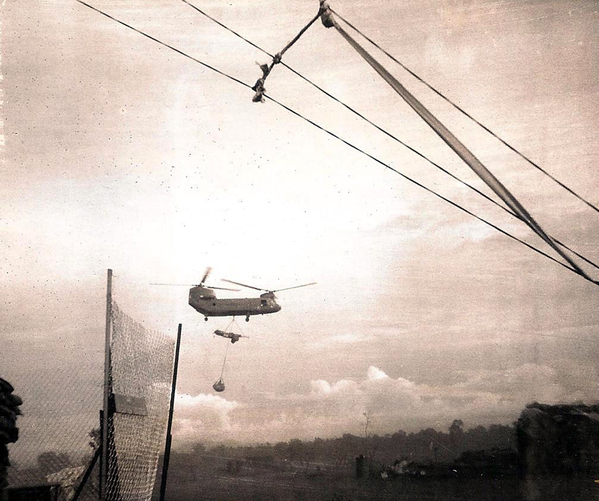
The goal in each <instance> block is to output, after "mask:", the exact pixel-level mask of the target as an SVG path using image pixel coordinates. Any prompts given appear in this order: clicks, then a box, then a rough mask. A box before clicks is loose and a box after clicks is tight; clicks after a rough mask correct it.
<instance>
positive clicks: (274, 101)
mask: <svg viewBox="0 0 599 501" xmlns="http://www.w3.org/2000/svg"><path fill="white" fill-rule="evenodd" d="M77 2H79V3H80V4H82V5H85V6H86V7H88V8H90V9H92V10H94V11H96V12H98V13H99V14H102V15H103V16H105V17H107V18H109V19H111V20H113V21H115V22H117V23H119V24H120V25H122V26H125V27H126V28H129V29H130V30H133V31H135V32H136V33H139V34H140V35H142V36H144V37H146V38H148V39H149V40H152V41H153V42H156V43H158V44H159V45H162V46H164V47H167V48H168V49H170V50H172V51H174V52H176V53H178V54H180V55H182V56H184V57H186V58H187V59H190V60H191V61H194V62H196V63H198V64H200V65H202V66H203V67H205V68H208V69H210V70H212V71H214V72H215V73H217V74H219V75H221V76H224V77H225V78H228V79H229V80H231V81H233V82H236V83H238V84H240V85H242V86H243V87H246V88H248V89H252V87H251V86H250V85H248V84H246V83H245V82H243V81H241V80H239V79H237V78H235V77H233V76H231V75H228V74H227V73H225V72H224V71H221V70H219V69H217V68H215V67H213V66H211V65H209V64H206V63H204V62H203V61H200V60H199V59H197V58H195V57H193V56H191V55H189V54H187V53H185V52H183V51H182V50H179V49H177V48H175V47H173V46H171V45H169V44H167V43H165V42H163V41H161V40H159V39H157V38H155V37H153V36H151V35H148V34H146V33H145V32H143V31H141V30H139V29H137V28H135V27H133V26H131V25H129V24H127V23H125V22H123V21H121V20H119V19H117V18H115V17H113V16H111V15H109V14H107V13H105V12H103V11H101V10H100V9H98V8H96V7H93V6H91V5H89V4H88V3H86V2H84V1H83V0H77ZM264 97H265V98H267V99H268V100H270V101H272V102H273V103H275V104H277V105H279V106H280V107H282V108H283V109H285V110H287V111H288V112H290V113H292V114H293V115H295V116H297V117H298V118H301V119H302V120H304V121H306V122H308V123H309V124H311V125H313V126H314V127H316V128H317V129H319V130H321V131H323V132H325V133H327V134H328V135H330V136H332V137H334V138H335V139H337V140H339V141H341V142H342V143H344V144H346V145H347V146H349V147H350V148H352V149H354V150H356V151H358V152H360V153H362V154H363V155H365V156H367V157H368V158H370V159H372V160H374V161H375V162H377V163H378V164H380V165H382V166H384V167H385V168H387V169H389V170H391V171H392V172H395V173H396V174H398V175H400V176H401V177H403V178H404V179H406V180H408V181H410V182H411V183H413V184H415V185H416V186H419V187H420V188H422V189H424V190H426V191H428V192H429V193H431V194H433V195H435V196H436V197H438V198H440V199H441V200H444V201H445V202H447V203H449V204H450V205H452V206H454V207H456V208H458V209H460V210H461V211H463V212H465V213H466V214H469V215H470V216H472V217H474V218H476V219H478V220H479V221H481V222H483V223H485V224H486V225H488V226H490V227H492V228H494V229H495V230H497V231H498V232H500V233H502V234H504V235H505V236H507V237H509V238H511V239H513V240H515V241H517V242H519V243H521V244H522V245H524V246H526V247H528V248H529V249H531V250H533V251H535V252H537V253H538V254H540V255H542V256H544V257H546V258H547V259H550V260H551V261H553V262H555V263H557V264H559V265H561V266H563V267H564V268H566V269H567V270H569V271H571V272H573V273H576V274H577V275H579V276H582V275H580V274H579V273H578V272H577V271H576V270H575V269H574V268H571V267H569V266H567V265H566V264H564V263H562V262H561V261H559V260H557V259H555V258H554V257H553V256H550V255H549V254H547V253H546V252H544V251H542V250H540V249H538V248H537V247H535V246H533V245H531V244H529V243H527V242H525V241H524V240H522V239H520V238H518V237H516V236H515V235H512V234H511V233H509V232H508V231H506V230H503V229H502V228H500V227H499V226H497V225H495V224H493V223H491V222H490V221H487V220H486V219H484V218H482V217H480V216H478V215H476V214H474V213H473V212H471V211H470V210H468V209H466V208H464V207H462V206H461V205H459V204H458V203H456V202H454V201H452V200H450V199H449V198H446V197H444V196H443V195H440V194H439V193H437V192H435V191H434V190H432V189H431V188H428V187H427V186H425V185H424V184H422V183H420V182H418V181H416V180H414V179H412V178H411V177H409V176H407V175H406V174H403V173H402V172H400V171H399V170H397V169H395V168H394V167H392V166H391V165H389V164H387V163H385V162H383V161H382V160H380V159H378V158H376V157H375V156H373V155H371V154H370V153H368V152H366V151H364V150H362V149H361V148H359V147H357V146H355V145H354V144H352V143H350V142H349V141H347V140H345V139H343V138H341V137H340V136H338V135H336V134H335V133H333V132H331V131H329V130H328V129H326V128H324V127H323V126H321V125H319V124H317V123H316V122H314V121H312V120H310V119H309V118H306V117H304V116H303V115H302V114H300V113H299V112H297V111H295V110H293V109H292V108H290V107H288V106H286V105H285V104H283V103H281V102H280V101H277V100H276V99H275V98H273V97H271V96H269V95H266V94H264ZM582 277H583V278H585V279H586V280H589V281H590V282H591V283H593V284H595V285H599V283H597V282H595V281H593V280H590V279H588V278H586V277H584V276H582Z"/></svg>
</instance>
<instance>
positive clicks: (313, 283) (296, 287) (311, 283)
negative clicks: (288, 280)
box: [270, 282, 316, 292]
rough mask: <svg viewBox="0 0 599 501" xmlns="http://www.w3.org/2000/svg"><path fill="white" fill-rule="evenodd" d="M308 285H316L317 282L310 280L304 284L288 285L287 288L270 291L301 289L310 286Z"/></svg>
mask: <svg viewBox="0 0 599 501" xmlns="http://www.w3.org/2000/svg"><path fill="white" fill-rule="evenodd" d="M308 285H316V282H310V283H309V284H303V285H294V286H293V287H286V288H285V289H277V290H274V291H270V292H281V291H289V290H291V289H299V288H300V287H308Z"/></svg>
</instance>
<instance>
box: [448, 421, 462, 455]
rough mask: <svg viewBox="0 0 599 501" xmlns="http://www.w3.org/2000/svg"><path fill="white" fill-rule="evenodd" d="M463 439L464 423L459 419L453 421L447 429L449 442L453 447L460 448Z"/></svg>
mask: <svg viewBox="0 0 599 501" xmlns="http://www.w3.org/2000/svg"><path fill="white" fill-rule="evenodd" d="M463 437H464V422H463V421H462V420H461V419H454V420H453V423H451V426H450V427H449V441H450V442H451V445H452V446H453V447H456V448H457V447H460V445H461V444H462V439H463Z"/></svg>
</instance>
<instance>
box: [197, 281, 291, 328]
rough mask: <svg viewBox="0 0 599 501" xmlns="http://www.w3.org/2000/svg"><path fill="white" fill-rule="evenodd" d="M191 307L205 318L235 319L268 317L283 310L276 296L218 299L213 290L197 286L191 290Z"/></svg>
mask: <svg viewBox="0 0 599 501" xmlns="http://www.w3.org/2000/svg"><path fill="white" fill-rule="evenodd" d="M189 305H190V306H191V307H192V308H194V309H195V310H196V311H198V312H199V313H201V314H202V315H204V317H206V318H208V317H234V316H245V317H246V320H247V319H249V317H250V316H252V315H266V314H268V313H276V312H277V311H280V310H281V306H280V305H279V304H278V303H277V302H276V300H275V298H274V295H273V294H271V293H268V292H267V293H265V294H262V295H260V297H257V298H227V299H218V298H217V297H216V295H215V294H214V291H213V290H212V289H208V288H206V287H201V286H196V287H192V288H191V289H190V290H189Z"/></svg>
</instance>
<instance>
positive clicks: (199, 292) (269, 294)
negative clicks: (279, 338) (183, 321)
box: [189, 268, 316, 322]
mask: <svg viewBox="0 0 599 501" xmlns="http://www.w3.org/2000/svg"><path fill="white" fill-rule="evenodd" d="M211 271H212V268H208V269H206V273H204V277H203V278H202V280H201V281H200V283H199V284H198V285H195V286H194V287H192V288H191V289H189V305H190V306H191V307H192V308H194V309H195V310H196V311H197V312H199V313H201V314H202V315H204V320H206V321H208V317H235V316H245V321H246V322H249V321H250V317H251V316H253V315H266V314H268V313H276V312H277V311H281V305H279V304H278V303H277V301H276V299H277V298H276V297H275V292H281V291H287V290H291V289H299V288H300V287H307V286H309V285H315V284H316V282H311V283H309V284H302V285H295V286H293V287H286V288H284V289H277V290H268V289H262V288H260V287H255V286H253V285H246V284H242V283H240V282H234V281H233V280H224V279H223V282H228V283H230V284H234V285H239V286H241V287H246V288H248V289H254V290H257V291H262V292H263V293H262V294H260V297H257V298H231V299H218V298H217V297H216V294H215V293H214V291H215V290H229V291H238V290H239V289H228V288H225V287H214V286H209V285H206V283H205V282H206V280H207V278H208V275H210V272H211Z"/></svg>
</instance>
